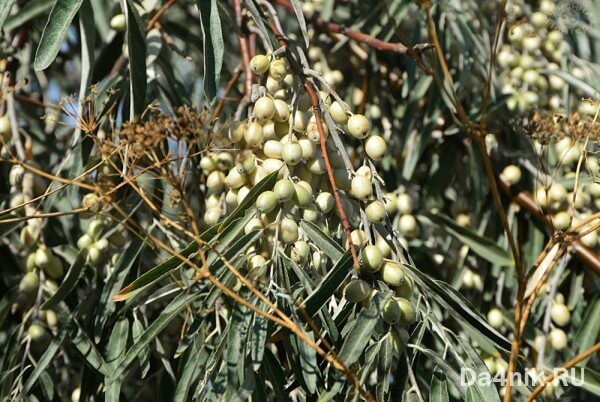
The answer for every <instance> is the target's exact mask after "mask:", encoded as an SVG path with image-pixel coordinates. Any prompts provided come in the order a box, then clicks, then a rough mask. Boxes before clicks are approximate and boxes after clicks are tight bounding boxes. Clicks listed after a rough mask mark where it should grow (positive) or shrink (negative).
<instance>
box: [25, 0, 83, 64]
mask: <svg viewBox="0 0 600 402" xmlns="http://www.w3.org/2000/svg"><path fill="white" fill-rule="evenodd" d="M82 2H83V0H57V1H56V3H54V7H52V10H51V11H50V16H49V17H48V22H46V26H45V27H44V31H43V32H42V38H41V39H40V44H39V45H38V48H37V51H36V52H35V59H34V61H33V68H34V69H35V70H36V71H40V70H43V69H45V68H47V67H48V66H49V65H50V64H52V62H53V61H54V59H55V58H56V55H57V54H58V51H59V50H60V46H61V45H62V42H63V40H64V39H65V35H66V34H67V30H68V29H69V26H71V22H72V21H73V18H74V17H75V14H77V11H79V7H81V3H82Z"/></svg>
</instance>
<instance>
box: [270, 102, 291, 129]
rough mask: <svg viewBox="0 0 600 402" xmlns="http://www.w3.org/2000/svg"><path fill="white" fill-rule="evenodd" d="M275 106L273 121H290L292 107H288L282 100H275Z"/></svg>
mask: <svg viewBox="0 0 600 402" xmlns="http://www.w3.org/2000/svg"><path fill="white" fill-rule="evenodd" d="M273 105H274V106H275V114H274V115H273V120H275V121H276V122H284V121H288V119H289V118H290V107H289V106H288V104H287V103H286V102H285V101H284V100H282V99H275V100H274V101H273ZM288 127H289V126H288ZM285 132H287V130H285Z"/></svg>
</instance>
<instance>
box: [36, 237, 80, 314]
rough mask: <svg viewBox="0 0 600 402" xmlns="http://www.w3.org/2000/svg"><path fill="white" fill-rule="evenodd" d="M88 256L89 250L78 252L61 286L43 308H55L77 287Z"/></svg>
mask: <svg viewBox="0 0 600 402" xmlns="http://www.w3.org/2000/svg"><path fill="white" fill-rule="evenodd" d="M86 257H87V250H86V249H83V250H80V251H79V253H77V257H75V261H73V264H71V267H70V268H69V270H68V271H67V275H65V279H63V281H62V283H61V284H60V287H59V288H58V290H57V291H56V293H54V294H53V295H52V296H51V297H50V298H49V299H48V300H46V302H45V303H44V304H43V305H42V309H44V310H48V309H52V308H54V306H56V305H57V304H58V303H60V302H61V301H63V300H64V299H65V298H66V297H67V296H68V295H69V294H70V293H71V292H72V291H73V289H75V286H76V285H77V282H79V279H81V277H82V276H83V273H84V272H85V271H84V268H85V266H86V264H85V259H86Z"/></svg>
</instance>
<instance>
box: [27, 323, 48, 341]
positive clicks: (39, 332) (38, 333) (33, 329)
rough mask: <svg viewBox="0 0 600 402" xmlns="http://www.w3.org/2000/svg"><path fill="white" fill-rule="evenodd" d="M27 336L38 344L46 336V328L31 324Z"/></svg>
mask: <svg viewBox="0 0 600 402" xmlns="http://www.w3.org/2000/svg"><path fill="white" fill-rule="evenodd" d="M27 334H28V335H29V338H30V339H31V341H32V342H39V341H42V340H44V338H45V337H46V335H47V332H46V328H44V327H43V326H42V325H41V324H31V325H30V326H29V328H28V329H27Z"/></svg>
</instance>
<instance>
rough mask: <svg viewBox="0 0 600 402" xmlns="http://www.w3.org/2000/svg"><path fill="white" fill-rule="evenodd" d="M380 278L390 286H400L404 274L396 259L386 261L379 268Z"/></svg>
mask: <svg viewBox="0 0 600 402" xmlns="http://www.w3.org/2000/svg"><path fill="white" fill-rule="evenodd" d="M380 274H381V278H382V279H383V281H384V282H385V283H387V284H388V285H390V286H400V285H401V284H402V283H403V282H404V281H405V277H406V274H405V273H404V270H403V269H402V267H401V266H400V263H398V262H396V261H386V262H384V263H383V266H382V267H381V270H380Z"/></svg>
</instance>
